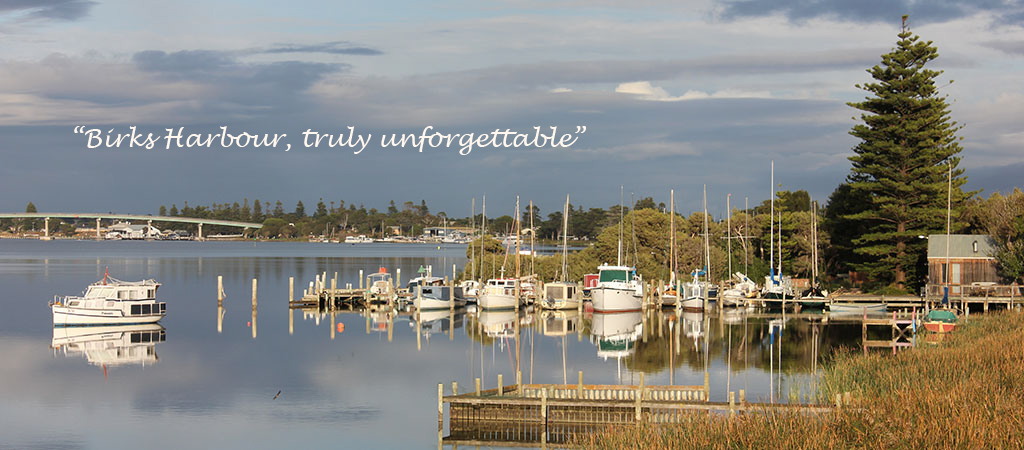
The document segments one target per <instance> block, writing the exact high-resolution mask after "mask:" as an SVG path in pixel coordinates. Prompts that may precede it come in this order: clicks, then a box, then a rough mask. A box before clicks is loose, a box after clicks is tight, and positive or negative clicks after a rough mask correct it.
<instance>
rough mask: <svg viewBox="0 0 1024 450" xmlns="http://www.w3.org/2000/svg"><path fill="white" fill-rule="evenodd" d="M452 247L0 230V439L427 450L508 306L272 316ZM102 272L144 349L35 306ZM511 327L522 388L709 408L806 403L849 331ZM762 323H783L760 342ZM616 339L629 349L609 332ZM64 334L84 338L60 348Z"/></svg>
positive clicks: (505, 348)
mask: <svg viewBox="0 0 1024 450" xmlns="http://www.w3.org/2000/svg"><path fill="white" fill-rule="evenodd" d="M464 255H465V246H460V245H445V246H442V247H441V248H438V247H437V246H436V245H409V244H407V245H398V244H396V245H386V244H376V245H343V244H311V243H257V244H253V243H251V242H247V243H246V242H207V243H195V242H124V241H120V242H115V241H111V242H92V241H52V242H42V241H29V240H0V286H3V292H4V297H3V299H2V300H0V301H2V304H3V308H4V310H3V311H4V312H3V314H0V356H2V358H0V397H2V398H3V402H2V403H0V429H2V430H0V447H7V446H9V447H12V448H27V447H38V448H135V447H139V446H140V445H141V446H144V447H146V448H180V447H204V448H206V447H214V446H216V447H221V448H286V447H311V446H314V445H330V446H335V447H345V448H436V447H437V429H436V426H437V422H436V407H437V406H436V404H437V403H436V402H437V384H438V383H442V382H443V383H445V386H446V387H445V389H446V392H448V391H449V390H450V382H451V381H458V383H459V385H460V386H463V388H462V389H464V390H465V389H469V388H470V387H471V386H472V385H473V380H474V378H475V377H481V378H482V379H483V383H484V386H485V388H490V387H494V386H495V385H496V383H497V375H498V374H499V373H501V374H503V375H504V379H505V381H506V384H511V383H513V382H514V379H515V370H516V367H517V360H516V357H517V352H516V340H515V337H514V335H513V333H511V332H506V333H502V332H501V331H500V330H501V329H503V328H505V327H512V325H511V324H514V323H515V321H516V319H517V318H516V316H515V315H514V314H513V313H497V314H495V313H486V314H479V315H478V314H474V313H469V314H466V313H464V312H460V313H458V314H456V315H454V317H449V316H448V312H447V311H443V312H439V313H431V314H425V315H424V316H423V317H421V318H420V319H421V322H420V323H417V321H416V318H415V316H414V315H409V314H404V313H403V314H398V315H397V316H394V317H388V316H384V315H367V314H361V313H358V312H354V313H349V312H345V313H338V314H336V315H335V316H334V318H333V320H334V326H332V319H331V316H330V315H329V314H326V315H325V314H321V313H317V312H312V311H310V312H303V311H290V310H289V309H288V305H287V303H288V277H295V279H296V290H297V291H300V290H301V289H302V287H303V286H305V285H306V283H308V282H309V281H311V280H312V279H313V277H314V275H315V274H316V273H320V272H324V271H326V272H328V273H329V274H330V276H333V273H334V272H338V273H339V279H340V281H341V282H342V283H345V282H349V283H352V284H353V285H356V284H358V271H359V270H360V269H363V270H366V271H367V272H371V271H375V270H376V269H377V268H378V267H381V266H383V267H387V268H388V269H389V270H392V272H393V271H394V269H396V268H401V270H402V278H403V282H404V280H407V279H408V278H409V277H410V276H413V275H414V274H415V272H416V270H417V269H418V268H419V267H420V266H424V265H432V266H433V268H434V269H433V270H434V275H439V276H445V275H448V276H451V271H452V268H451V266H452V264H457V265H458V268H459V269H461V268H462V266H463V265H464V264H465V263H466V258H465V256H464ZM108 268H109V271H110V274H111V275H112V276H115V277H117V278H120V279H123V280H138V279H142V278H154V279H156V280H158V281H160V282H161V283H163V286H162V287H161V288H160V299H161V300H162V301H165V302H167V305H168V306H167V308H168V314H167V317H166V318H165V319H164V320H163V321H161V325H162V327H163V329H164V330H163V336H164V340H163V341H161V342H156V343H150V344H142V343H137V344H131V343H130V342H129V341H130V338H128V337H125V342H123V343H122V340H121V336H120V333H115V334H114V337H109V336H108V338H107V339H105V340H101V339H96V338H92V339H91V340H90V339H89V338H82V337H77V336H75V331H74V330H72V331H71V332H70V333H71V334H69V331H68V330H64V329H57V330H55V329H54V328H53V327H52V320H51V317H50V313H49V308H48V306H47V302H48V301H49V300H51V299H52V298H53V296H54V295H70V294H78V293H80V292H81V291H82V290H84V288H85V287H86V285H88V284H89V283H91V282H94V281H96V280H98V279H100V278H102V277H103V273H104V270H106V269H108ZM218 275H223V276H224V284H225V291H226V292H227V299H226V300H225V302H224V312H223V317H222V319H221V321H222V323H221V328H222V329H221V331H219V332H218V315H219V312H218V309H217V299H216V286H217V276H218ZM254 277H255V278H258V279H259V309H258V315H257V317H256V321H255V322H254V321H253V315H252V313H251V311H252V309H251V304H250V297H251V280H252V278H254ZM296 295H299V293H297V294H296ZM452 319H454V320H452ZM290 320H291V322H292V324H293V328H292V330H291V332H290V330H289V322H290ZM518 320H519V322H520V324H522V326H521V331H520V336H519V351H518V357H519V360H518V367H519V369H520V370H521V371H522V374H523V378H524V382H530V381H532V382H535V383H562V382H563V380H568V381H569V382H570V383H574V382H575V380H576V377H577V375H576V374H577V372H578V371H580V370H582V371H584V381H585V382H587V383H595V384H598V383H625V384H629V383H634V382H639V378H638V374H639V373H640V372H643V373H645V377H646V380H645V382H646V383H647V384H649V385H652V384H670V383H673V384H681V385H702V384H703V383H704V374H705V372H706V373H708V375H709V377H710V383H711V399H712V400H725V399H726V398H727V395H728V394H727V393H728V392H729V391H730V390H732V391H738V390H739V389H746V391H747V396H748V399H749V400H752V401H753V400H756V399H762V400H764V401H772V400H774V401H783V402H785V401H794V400H795V399H798V398H802V397H803V396H807V395H810V394H812V393H813V392H814V390H815V382H814V380H815V379H816V376H815V372H816V371H820V369H821V365H820V364H821V362H822V361H824V360H825V358H826V357H827V355H828V354H829V352H831V349H833V348H835V347H836V346H840V345H850V346H854V345H857V344H858V343H859V339H860V326H859V325H836V324H834V323H833V324H828V325H825V324H821V323H819V321H811V320H807V319H792V318H791V319H788V320H786V321H784V322H783V321H782V320H780V318H777V317H766V316H764V315H747V314H744V313H741V312H727V313H724V314H718V313H715V314H709V315H706V316H705V315H701V314H683V315H682V316H681V317H675V315H674V314H650V315H647V316H645V315H642V314H640V313H636V314H618V315H605V316H601V315H598V316H593V315H591V314H588V313H585V314H583V315H582V316H580V315H578V314H576V313H575V312H571V313H568V314H567V315H565V316H560V315H551V314H541V313H539V312H537V313H533V312H527V311H524V312H523V313H522V316H521V317H519V318H518ZM773 320H774V322H773ZM772 323H775V324H776V325H778V326H780V327H784V328H782V330H781V332H779V331H776V333H775V334H773V333H772V332H771V329H772ZM254 324H255V328H256V329H255V331H254V329H253V326H254ZM452 325H454V330H451V328H452ZM481 329H482V330H483V331H484V333H481ZM150 331H154V332H153V333H148V334H147V336H149V335H155V336H159V334H160V333H159V328H156V329H154V330H150ZM637 331H639V332H640V333H639V334H636V332H637ZM630 333H634V334H633V335H634V337H635V338H636V342H633V343H629V344H623V343H622V342H612V341H615V340H616V339H611V338H612V337H613V336H612V335H623V334H626V335H628V334H630ZM254 334H255V337H254ZM126 336H127V335H126ZM68 339H79V340H82V339H84V340H85V342H81V343H78V344H75V345H67V346H62V345H60V344H64V343H66V341H67V340H68ZM55 346H56V347H59V348H56V349H55V348H54V347H55ZM780 365H781V368H780ZM278 391H280V395H279V396H278V397H277V399H274V396H275V394H277V393H278Z"/></svg>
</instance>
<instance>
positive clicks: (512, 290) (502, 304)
mask: <svg viewBox="0 0 1024 450" xmlns="http://www.w3.org/2000/svg"><path fill="white" fill-rule="evenodd" d="M517 283H518V280H516V279H515V278H491V279H489V280H487V284H486V285H484V289H483V291H481V292H480V296H479V297H477V305H478V306H480V308H482V309H514V308H515V307H516V305H517V304H518V303H519V300H518V299H517V298H516V285H517Z"/></svg>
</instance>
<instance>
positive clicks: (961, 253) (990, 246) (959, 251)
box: [928, 234, 996, 258]
mask: <svg viewBox="0 0 1024 450" xmlns="http://www.w3.org/2000/svg"><path fill="white" fill-rule="evenodd" d="M975 243H977V246H975ZM975 248H977V251H975ZM995 254H996V241H995V240H993V239H992V237H991V236H989V235H987V234H953V235H950V236H949V257H950V258H994V257H995ZM928 257H929V258H945V257H946V235H945V234H932V235H929V236H928Z"/></svg>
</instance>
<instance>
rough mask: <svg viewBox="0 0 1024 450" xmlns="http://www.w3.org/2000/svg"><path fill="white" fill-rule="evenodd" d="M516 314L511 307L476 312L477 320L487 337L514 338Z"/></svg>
mask: <svg viewBox="0 0 1024 450" xmlns="http://www.w3.org/2000/svg"><path fill="white" fill-rule="evenodd" d="M516 317H517V314H516V312H515V311H513V310H511V309H505V310H486V309H484V310H481V311H480V312H478V313H477V321H479V322H480V328H481V329H483V332H484V334H485V335H487V337H490V338H495V339H497V338H509V339H514V338H515V336H516V334H515V332H516Z"/></svg>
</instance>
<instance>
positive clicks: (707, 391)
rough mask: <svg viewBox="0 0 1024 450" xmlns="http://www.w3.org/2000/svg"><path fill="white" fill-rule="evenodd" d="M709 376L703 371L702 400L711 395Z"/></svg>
mask: <svg viewBox="0 0 1024 450" xmlns="http://www.w3.org/2000/svg"><path fill="white" fill-rule="evenodd" d="M710 394H711V376H710V375H709V374H708V373H707V372H704V401H708V398H710V397H711V395H710Z"/></svg>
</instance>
